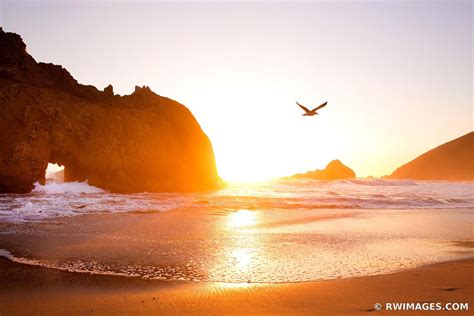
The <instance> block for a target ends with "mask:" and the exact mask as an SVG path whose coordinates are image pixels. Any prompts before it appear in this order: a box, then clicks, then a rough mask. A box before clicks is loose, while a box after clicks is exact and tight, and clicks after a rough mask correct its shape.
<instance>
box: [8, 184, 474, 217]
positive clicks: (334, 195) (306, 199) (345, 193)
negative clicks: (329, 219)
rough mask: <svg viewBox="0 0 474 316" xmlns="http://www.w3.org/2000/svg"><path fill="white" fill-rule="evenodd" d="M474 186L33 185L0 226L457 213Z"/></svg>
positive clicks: (469, 203) (472, 204)
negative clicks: (149, 189)
mask: <svg viewBox="0 0 474 316" xmlns="http://www.w3.org/2000/svg"><path fill="white" fill-rule="evenodd" d="M472 192H474V183H472V182H461V183H460V182H446V181H445V182H434V181H413V180H385V179H356V180H340V181H314V180H302V181H295V180H291V181H276V182H270V183H265V184H262V185H258V186H252V187H248V186H228V187H226V188H224V189H222V190H219V191H216V192H212V193H201V194H178V193H135V194H118V193H110V192H107V191H104V190H102V189H99V188H96V187H94V186H91V185H89V184H88V183H87V182H67V183H58V182H54V181H51V182H47V183H46V185H40V184H38V183H36V184H35V188H34V190H33V191H32V192H31V193H30V194H0V221H3V222H22V221H41V220H44V219H49V218H57V217H67V216H77V215H82V214H90V213H156V212H165V211H170V210H174V209H179V208H187V209H196V210H199V209H212V210H215V209H222V210H226V209H229V210H236V209H242V208H245V209H254V210H255V209H258V210H269V211H270V210H274V209H283V210H298V209H299V210H311V209H335V208H340V209H428V208H429V209H457V208H474V198H473V196H472Z"/></svg>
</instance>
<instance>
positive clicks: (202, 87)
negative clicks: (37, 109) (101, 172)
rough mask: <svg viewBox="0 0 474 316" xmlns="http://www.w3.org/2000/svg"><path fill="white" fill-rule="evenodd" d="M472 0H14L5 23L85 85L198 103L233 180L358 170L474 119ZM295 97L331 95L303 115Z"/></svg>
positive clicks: (421, 147)
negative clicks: (336, 166) (316, 110)
mask: <svg viewBox="0 0 474 316" xmlns="http://www.w3.org/2000/svg"><path fill="white" fill-rule="evenodd" d="M472 7H473V5H472V3H471V1H455V0H454V1H453V0H450V1H417V2H412V1H370V2H369V1H366V2H365V1H345V2H343V1H319V2H318V1H306V2H298V3H296V2H272V1H264V2H259V3H256V2H227V1H226V2H220V3H212V2H198V1H193V2H187V3H185V2H159V1H148V2H137V1H129V2H127V1H121V2H112V1H67V0H65V1H57V2H48V1H30V2H23V1H17V0H16V1H5V0H0V25H1V26H2V27H3V28H4V29H5V30H6V31H9V32H15V33H18V34H20V35H21V36H22V37H23V39H24V41H25V42H26V44H27V51H28V52H29V53H30V54H31V55H32V56H33V57H34V58H35V59H36V60H37V61H43V62H52V63H54V64H60V65H63V66H64V67H65V68H66V69H68V70H69V72H70V73H71V74H72V75H73V76H74V77H75V78H76V79H77V80H78V81H79V82H80V83H83V84H92V85H94V86H96V87H97V88H98V89H103V88H104V87H106V86H107V85H108V84H112V85H113V87H114V90H115V93H118V94H129V93H131V92H133V90H134V87H135V86H136V85H139V86H142V85H147V86H150V88H151V89H152V90H153V91H155V92H156V93H158V94H160V95H163V96H167V97H170V98H172V99H175V100H177V101H178V102H180V103H182V104H184V105H186V106H187V107H188V108H189V109H190V110H191V111H192V113H193V114H194V116H195V117H196V118H197V120H198V122H199V123H200V125H201V127H202V128H203V130H204V132H205V133H206V134H207V135H208V136H209V138H210V140H211V142H212V144H213V147H214V153H215V156H216V162H217V167H218V171H219V173H220V175H221V176H222V177H223V178H224V179H225V180H230V181H232V180H235V181H256V180H265V179H268V178H273V177H279V176H286V175H291V174H294V173H297V172H305V171H307V170H314V169H321V168H324V167H325V165H326V164H327V163H328V162H329V161H330V160H332V159H340V160H341V161H342V162H343V163H344V164H346V165H348V166H349V167H351V168H352V169H353V170H354V171H355V172H356V174H357V176H360V177H366V176H383V175H386V174H390V173H391V172H392V171H393V170H394V169H396V168H397V167H399V166H400V165H402V164H404V163H406V162H408V161H410V160H412V159H414V158H415V157H416V156H418V155H419V154H421V153H423V152H425V151H427V150H429V149H431V148H434V147H436V146H438V145H440V144H442V143H444V142H446V141H449V140H452V139H454V138H457V137H459V136H462V135H464V134H466V133H468V132H469V131H471V130H472V129H473V118H474V117H473V113H472V90H473V83H472V73H473V63H472V52H473V44H472V43H473V34H472V16H473V8H472ZM295 101H298V102H300V103H302V104H305V105H307V106H308V107H315V106H317V105H319V104H321V103H322V102H324V101H328V105H327V106H326V107H325V108H324V109H322V110H321V111H320V115H319V116H314V117H303V116H301V114H302V111H301V109H299V108H298V107H297V105H296V104H295Z"/></svg>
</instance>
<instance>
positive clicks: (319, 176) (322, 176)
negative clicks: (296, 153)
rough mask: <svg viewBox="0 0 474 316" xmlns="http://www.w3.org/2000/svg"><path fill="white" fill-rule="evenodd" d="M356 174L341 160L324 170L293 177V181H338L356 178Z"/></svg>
mask: <svg viewBox="0 0 474 316" xmlns="http://www.w3.org/2000/svg"><path fill="white" fill-rule="evenodd" d="M355 176H356V174H355V172H354V171H352V169H351V168H349V167H347V166H345V165H344V164H343V163H342V162H340V161H339V160H333V161H331V162H330V163H328V165H327V166H326V168H325V169H324V170H314V171H308V172H306V173H298V174H295V175H294V176H291V178H293V179H306V178H308V179H316V180H338V179H349V178H355Z"/></svg>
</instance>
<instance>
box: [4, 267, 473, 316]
mask: <svg viewBox="0 0 474 316" xmlns="http://www.w3.org/2000/svg"><path fill="white" fill-rule="evenodd" d="M0 271H1V273H0V314H1V315H19V314H23V315H39V314H48V315H58V314H62V315H84V314H89V315H92V314H100V315H104V314H115V315H116V314H122V315H134V314H150V315H152V314H153V315H164V314H166V315H173V314H201V315H203V314H207V315H222V314H232V315H256V314H293V315H295V314H300V315H315V314H317V315H335V314H336V315H349V314H350V315H353V314H364V315H369V314H377V313H384V314H393V313H389V312H387V311H375V310H374V304H375V303H382V304H384V303H387V302H440V303H443V304H444V303H447V302H463V303H464V302H467V303H469V305H470V308H471V311H462V312H461V311H457V312H456V311H449V312H427V311H420V312H406V311H405V312H398V313H397V314H402V315H411V314H419V315H433V314H436V315H442V314H445V315H472V308H473V304H474V286H473V285H474V284H473V281H472V280H473V279H474V260H472V259H469V260H462V261H453V262H446V263H440V264H435V265H428V266H424V267H420V268H416V269H412V270H406V271H403V272H398V273H394V274H388V275H380V276H372V277H362V278H353V279H341V280H329V281H319V282H304V283H289V284H225V283H206V282H202V283H189V282H182V283H180V282H165V281H150V280H148V281H147V280H142V279H139V278H132V277H119V276H103V275H91V274H85V273H73V272H65V271H59V270H55V269H48V268H42V267H35V266H28V265H23V264H18V263H13V262H11V261H9V260H7V259H5V258H1V259H0Z"/></svg>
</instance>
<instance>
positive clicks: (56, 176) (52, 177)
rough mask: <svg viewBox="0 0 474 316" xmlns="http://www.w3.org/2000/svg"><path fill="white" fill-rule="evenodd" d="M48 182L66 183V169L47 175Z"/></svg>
mask: <svg viewBox="0 0 474 316" xmlns="http://www.w3.org/2000/svg"><path fill="white" fill-rule="evenodd" d="M46 180H47V181H54V182H64V169H63V170H59V171H56V172H53V173H50V174H47V173H46Z"/></svg>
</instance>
